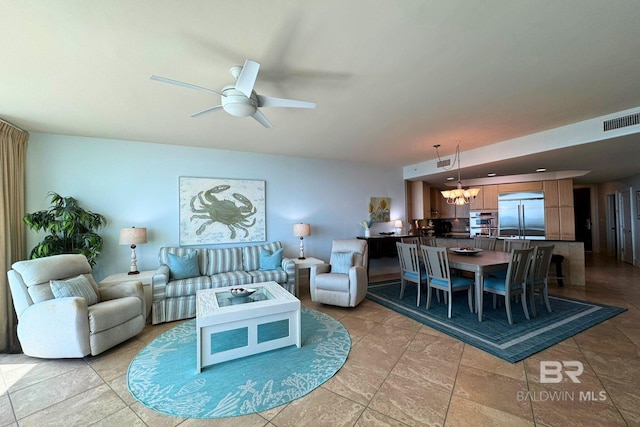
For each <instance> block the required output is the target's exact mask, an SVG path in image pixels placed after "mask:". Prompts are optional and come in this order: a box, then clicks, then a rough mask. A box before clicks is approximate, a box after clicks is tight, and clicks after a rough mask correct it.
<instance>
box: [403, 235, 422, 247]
mask: <svg viewBox="0 0 640 427" xmlns="http://www.w3.org/2000/svg"><path fill="white" fill-rule="evenodd" d="M400 242H402V243H411V244H413V245H419V244H420V237H419V236H411V237H402V238H400Z"/></svg>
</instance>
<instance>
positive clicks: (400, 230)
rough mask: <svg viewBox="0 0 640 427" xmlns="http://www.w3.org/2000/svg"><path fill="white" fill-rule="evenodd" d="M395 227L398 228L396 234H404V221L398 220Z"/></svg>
mask: <svg viewBox="0 0 640 427" xmlns="http://www.w3.org/2000/svg"><path fill="white" fill-rule="evenodd" d="M394 227H395V228H396V234H402V221H401V220H399V219H396V220H395V222H394Z"/></svg>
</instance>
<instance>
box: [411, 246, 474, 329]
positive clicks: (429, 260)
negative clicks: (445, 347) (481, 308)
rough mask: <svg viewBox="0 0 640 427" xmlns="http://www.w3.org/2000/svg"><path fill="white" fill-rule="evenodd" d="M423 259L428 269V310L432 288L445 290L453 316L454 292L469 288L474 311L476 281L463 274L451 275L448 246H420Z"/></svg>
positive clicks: (470, 306) (471, 308) (468, 293)
mask: <svg viewBox="0 0 640 427" xmlns="http://www.w3.org/2000/svg"><path fill="white" fill-rule="evenodd" d="M420 250H421V252H422V259H423V260H424V264H425V267H426V271H427V310H429V309H430V308H431V294H432V293H433V292H432V291H431V290H432V289H435V290H436V293H437V292H438V290H441V291H444V293H445V301H448V306H449V308H448V311H447V315H448V317H449V318H451V314H452V309H453V292H456V291H464V290H465V289H466V290H467V300H468V303H469V311H470V312H471V313H473V285H474V281H473V280H472V279H468V278H466V277H462V276H451V270H450V268H449V255H448V254H447V248H438V247H433V246H426V245H422V246H420Z"/></svg>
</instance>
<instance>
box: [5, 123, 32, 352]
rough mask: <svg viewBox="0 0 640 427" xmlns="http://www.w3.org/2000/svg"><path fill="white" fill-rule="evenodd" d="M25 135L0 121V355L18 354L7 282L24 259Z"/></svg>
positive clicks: (14, 320)
mask: <svg viewBox="0 0 640 427" xmlns="http://www.w3.org/2000/svg"><path fill="white" fill-rule="evenodd" d="M28 141H29V134H28V133H27V132H24V131H22V130H21V129H18V128H16V127H14V126H12V125H10V124H8V123H6V122H4V121H2V120H0V166H1V167H2V169H1V170H0V197H2V204H0V353H7V352H15V351H19V350H20V344H19V343H18V338H17V335H16V325H17V320H16V315H15V311H14V309H13V301H12V300H11V291H10V290H9V283H8V281H7V273H6V272H7V271H9V270H10V269H11V264H13V263H14V262H16V261H20V260H22V259H24V257H25V255H26V251H25V226H24V223H23V222H22V217H23V216H24V213H25V212H24V176H25V164H26V160H27V142H28Z"/></svg>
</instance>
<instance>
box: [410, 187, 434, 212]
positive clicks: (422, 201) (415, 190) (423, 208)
mask: <svg viewBox="0 0 640 427" xmlns="http://www.w3.org/2000/svg"><path fill="white" fill-rule="evenodd" d="M408 187H409V188H408V190H409V198H410V202H409V219H410V220H411V219H425V218H427V219H428V218H431V188H430V187H429V185H428V184H427V183H426V182H423V181H409V185H408Z"/></svg>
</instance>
